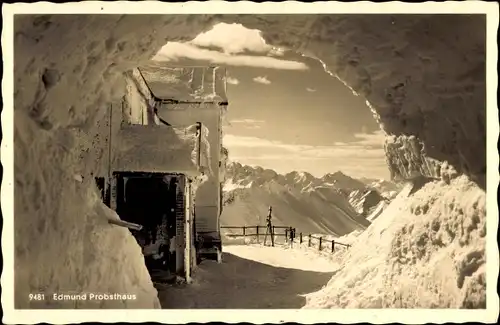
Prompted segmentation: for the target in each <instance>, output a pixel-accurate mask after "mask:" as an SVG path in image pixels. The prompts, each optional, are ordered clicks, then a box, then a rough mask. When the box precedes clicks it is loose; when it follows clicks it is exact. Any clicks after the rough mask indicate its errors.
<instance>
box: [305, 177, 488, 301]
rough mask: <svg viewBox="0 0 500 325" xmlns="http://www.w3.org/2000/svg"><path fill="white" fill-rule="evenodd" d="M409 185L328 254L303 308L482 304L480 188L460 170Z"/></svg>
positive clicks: (483, 201)
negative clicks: (328, 267) (330, 263)
mask: <svg viewBox="0 0 500 325" xmlns="http://www.w3.org/2000/svg"><path fill="white" fill-rule="evenodd" d="M412 187H413V186H412V184H408V185H406V187H405V188H404V189H403V190H402V191H401V192H400V193H399V194H398V196H397V197H396V199H395V200H394V201H393V202H392V203H391V204H390V205H389V207H388V208H387V209H386V210H385V211H384V212H383V214H382V215H381V216H379V217H378V218H377V219H376V220H375V221H374V222H373V223H372V225H371V226H370V227H369V228H368V229H367V230H366V231H364V232H363V233H361V234H360V235H359V236H358V237H357V238H356V239H355V240H354V241H352V244H353V246H352V247H351V248H350V249H349V250H340V251H339V252H338V253H337V254H336V255H335V256H334V257H335V258H336V259H338V261H341V264H342V267H341V268H340V269H339V270H338V271H337V272H336V273H335V275H334V276H333V277H332V279H331V280H330V281H329V282H328V284H327V285H326V286H325V287H324V288H323V289H321V290H319V291H318V292H315V293H313V294H310V295H309V296H308V302H307V305H306V308H342V307H347V308H387V307H396V308H398V307H399V308H433V307H434V308H435V307H440V308H446V307H451V308H460V307H461V308H485V307H486V286H485V277H486V273H485V270H486V265H485V262H486V256H485V243H486V238H485V235H486V216H485V214H486V206H485V204H486V195H485V192H484V191H483V190H481V189H480V188H478V187H477V185H475V184H474V183H473V182H471V181H470V180H469V179H468V178H467V177H465V176H461V177H458V178H456V179H453V180H451V182H450V183H449V184H446V183H445V182H442V181H433V182H429V183H427V184H425V185H423V187H422V188H420V189H418V190H417V191H416V192H414V191H415V190H413V189H412ZM412 192H414V193H412Z"/></svg>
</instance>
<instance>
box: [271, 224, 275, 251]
mask: <svg viewBox="0 0 500 325" xmlns="http://www.w3.org/2000/svg"><path fill="white" fill-rule="evenodd" d="M274 231H275V229H274V226H273V227H272V228H271V244H272V245H273V247H274Z"/></svg>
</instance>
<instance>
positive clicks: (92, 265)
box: [15, 179, 160, 309]
mask: <svg viewBox="0 0 500 325" xmlns="http://www.w3.org/2000/svg"><path fill="white" fill-rule="evenodd" d="M65 181H66V183H65V184H66V190H65V191H62V192H58V195H59V197H58V198H59V200H61V201H63V202H68V203H71V204H67V205H66V206H64V207H63V209H62V210H59V211H58V212H59V213H58V214H56V213H54V215H53V216H54V217H53V218H52V219H47V218H45V219H37V218H32V219H31V220H28V219H27V220H23V219H18V220H16V223H15V227H16V236H19V235H21V236H23V237H22V238H23V241H22V242H20V243H19V244H18V245H17V246H16V260H15V261H16V274H15V275H16V278H20V279H23V281H16V283H15V289H16V292H18V293H22V292H33V293H35V292H36V293H38V292H40V293H44V294H45V300H44V301H31V302H27V299H26V296H25V295H22V294H17V295H16V296H15V304H16V307H18V308H113V309H115V308H159V307H160V305H159V301H158V299H157V292H156V290H155V289H154V287H153V284H152V282H151V278H150V276H149V273H148V271H147V269H146V268H145V266H144V257H143V256H142V253H141V249H140V247H139V246H138V245H137V242H136V241H135V239H134V238H133V237H132V236H131V235H130V232H129V231H128V229H126V228H121V227H118V226H114V225H110V224H108V219H118V216H117V215H116V214H115V213H114V212H113V211H111V210H110V209H108V208H107V207H106V206H105V205H104V204H103V203H102V201H101V199H100V197H99V196H98V194H97V193H98V190H97V188H96V187H95V185H94V184H92V183H93V181H94V180H93V179H86V180H83V183H80V182H79V181H75V180H72V179H65ZM45 186H46V185H42V187H41V188H40V190H42V189H46V190H47V191H48V192H52V191H53V190H51V189H50V188H48V187H45ZM44 193H46V194H44ZM33 194H35V193H33ZM48 198H50V196H49V195H47V192H46V191H44V190H42V191H41V192H39V197H38V200H40V201H35V202H36V204H38V205H39V204H43V202H46V201H45V200H47V199H48ZM26 206H27V208H28V209H30V208H31V207H30V206H29V205H26ZM52 208H53V209H57V208H56V207H52ZM28 211H30V210H28ZM28 211H26V212H28ZM31 211H32V213H33V214H32V215H33V216H36V214H37V212H36V211H33V210H31ZM38 233H43V236H39V235H38ZM62 247H64V249H61V248H62ZM55 252H57V254H55ZM33 265H36V266H37V268H36V272H33ZM82 266H85V267H82ZM84 293H86V294H87V297H89V295H90V294H91V293H93V294H108V295H113V294H121V295H131V296H130V297H129V298H128V299H125V300H112V299H111V300H105V299H101V300H97V299H94V300H91V299H87V300H54V299H53V298H52V296H53V294H68V295H71V294H84Z"/></svg>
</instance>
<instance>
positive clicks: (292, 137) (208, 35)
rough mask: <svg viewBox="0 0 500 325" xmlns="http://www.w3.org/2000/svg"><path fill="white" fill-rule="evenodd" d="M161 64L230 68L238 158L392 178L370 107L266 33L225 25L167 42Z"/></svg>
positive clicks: (230, 134)
mask: <svg viewBox="0 0 500 325" xmlns="http://www.w3.org/2000/svg"><path fill="white" fill-rule="evenodd" d="M153 60H155V61H163V62H165V63H166V64H168V65H176V64H178V65H188V64H197V65H198V64H216V65H220V66H224V67H226V71H227V75H226V82H227V96H228V100H229V110H228V113H227V115H226V117H225V125H224V128H223V130H224V139H223V144H224V146H225V147H226V148H228V151H229V158H230V160H232V161H238V162H240V163H242V164H247V165H252V166H261V167H264V168H270V169H273V170H275V171H276V172H278V173H288V172H291V171H294V170H295V171H307V172H309V173H311V174H313V175H315V176H318V177H320V176H322V175H324V174H326V173H334V172H336V171H339V170H340V171H342V172H344V173H345V174H347V175H350V176H352V177H368V178H384V179H388V178H389V171H388V168H387V165H386V162H385V154H384V150H383V144H384V135H383V133H382V132H381V131H380V128H379V126H378V124H377V123H376V122H375V120H374V118H373V115H372V113H371V111H370V109H369V108H368V106H367V105H366V101H365V100H364V99H363V98H362V97H359V96H356V95H355V94H353V92H352V91H351V90H350V89H349V88H348V87H347V86H345V85H344V84H343V83H342V82H341V81H339V80H337V79H336V78H333V77H331V76H330V75H329V74H328V73H326V72H325V71H324V68H323V65H322V64H321V63H320V62H319V61H317V60H315V59H311V58H307V57H303V56H301V55H300V54H299V53H295V52H293V51H288V50H286V49H280V48H276V47H274V46H272V45H269V44H267V43H266V42H265V40H264V39H263V38H262V36H261V33H260V31H258V30H255V29H253V30H252V29H247V28H245V27H244V26H242V25H240V24H224V23H220V24H217V25H215V26H214V27H213V28H212V29H211V30H208V31H206V32H204V33H201V34H199V35H198V36H197V37H196V38H194V39H193V40H192V41H190V42H186V43H178V42H169V43H167V44H166V45H165V46H163V47H162V48H161V49H160V51H159V52H158V53H157V55H156V56H155V57H154V58H153Z"/></svg>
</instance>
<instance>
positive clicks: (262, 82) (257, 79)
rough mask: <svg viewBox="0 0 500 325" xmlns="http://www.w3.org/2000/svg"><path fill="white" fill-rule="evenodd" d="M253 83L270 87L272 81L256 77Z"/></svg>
mask: <svg viewBox="0 0 500 325" xmlns="http://www.w3.org/2000/svg"><path fill="white" fill-rule="evenodd" d="M253 81H255V82H256V83H259V84H264V85H269V84H270V83H271V81H269V79H267V77H260V76H259V77H255V78H253Z"/></svg>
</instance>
